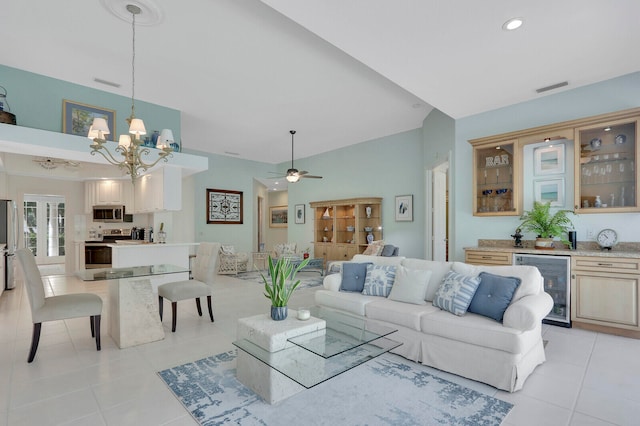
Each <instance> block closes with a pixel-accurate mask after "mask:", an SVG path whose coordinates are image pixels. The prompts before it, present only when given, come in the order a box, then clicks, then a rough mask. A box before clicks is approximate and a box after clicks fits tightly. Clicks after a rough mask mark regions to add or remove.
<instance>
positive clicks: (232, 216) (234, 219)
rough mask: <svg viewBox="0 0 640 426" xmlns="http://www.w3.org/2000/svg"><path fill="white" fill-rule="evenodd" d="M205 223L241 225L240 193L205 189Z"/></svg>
mask: <svg viewBox="0 0 640 426" xmlns="http://www.w3.org/2000/svg"><path fill="white" fill-rule="evenodd" d="M207 223H208V224H215V223H222V224H242V191H227V190H226V189H207Z"/></svg>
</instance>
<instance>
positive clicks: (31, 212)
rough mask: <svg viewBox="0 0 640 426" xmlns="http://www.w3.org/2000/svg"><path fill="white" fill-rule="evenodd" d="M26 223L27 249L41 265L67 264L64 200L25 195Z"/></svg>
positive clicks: (25, 242)
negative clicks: (65, 258) (65, 262)
mask: <svg viewBox="0 0 640 426" xmlns="http://www.w3.org/2000/svg"><path fill="white" fill-rule="evenodd" d="M23 223H24V246H25V247H26V248H28V249H29V250H31V252H32V253H33V255H34V256H35V257H36V261H37V263H38V264H52V263H64V256H65V248H64V243H65V230H66V229H65V204H64V197H60V196H56V195H32V194H25V195H24V221H23Z"/></svg>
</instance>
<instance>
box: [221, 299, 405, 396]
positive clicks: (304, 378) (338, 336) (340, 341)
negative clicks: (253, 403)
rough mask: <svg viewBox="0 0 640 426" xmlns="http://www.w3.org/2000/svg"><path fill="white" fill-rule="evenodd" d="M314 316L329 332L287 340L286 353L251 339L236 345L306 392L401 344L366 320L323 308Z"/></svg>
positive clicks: (322, 331)
mask: <svg viewBox="0 0 640 426" xmlns="http://www.w3.org/2000/svg"><path fill="white" fill-rule="evenodd" d="M311 314H312V315H313V316H315V317H316V318H322V319H324V320H325V321H326V329H324V330H319V331H317V332H313V333H308V334H305V335H302V336H298V337H295V338H291V339H288V342H289V343H290V344H289V345H288V346H287V347H286V348H285V349H283V350H280V351H276V352H269V351H267V350H265V349H263V348H262V347H260V346H258V345H256V344H255V343H253V342H251V341H250V340H249V339H240V340H237V341H235V342H233V344H234V345H235V346H236V347H238V348H240V349H242V350H243V351H245V352H247V353H248V354H250V355H251V356H253V357H255V358H257V359H258V360H260V361H262V362H264V363H265V364H267V365H268V366H270V367H271V368H273V369H274V370H276V371H278V372H280V373H282V374H284V375H285V376H287V377H289V378H290V379H291V380H293V381H295V382H297V383H299V384H300V385H302V386H304V387H305V388H307V389H308V388H311V387H313V386H316V385H318V384H320V383H322V382H324V381H326V380H329V379H331V378H332V377H335V376H337V375H339V374H341V373H344V372H345V371H348V370H350V369H352V368H354V367H357V366H358V365H360V364H363V363H365V362H367V361H369V360H371V359H374V358H376V357H378V356H380V355H382V354H384V353H386V352H389V351H390V350H392V349H394V348H397V347H398V346H400V345H401V344H402V343H399V342H396V341H393V340H391V339H388V338H386V337H384V336H386V335H389V334H391V333H393V332H395V331H396V330H394V329H392V328H389V327H381V328H380V329H378V328H375V327H374V326H373V325H372V324H370V323H369V322H368V321H367V320H366V319H363V318H356V317H351V316H348V315H345V314H340V313H338V312H331V311H327V310H323V309H322V308H312V310H311ZM380 333H384V334H380ZM294 340H295V343H294V342H293V341H294ZM323 345H324V346H325V348H324V349H323Z"/></svg>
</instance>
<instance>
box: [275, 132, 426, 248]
mask: <svg viewBox="0 0 640 426" xmlns="http://www.w3.org/2000/svg"><path fill="white" fill-rule="evenodd" d="M423 155H424V154H423V140H422V129H414V130H410V131H407V132H403V133H399V134H396V135H391V136H386V137H383V138H379V139H374V140H372V141H368V142H363V143H359V144H356V145H351V146H348V147H345V148H342V149H337V150H334V151H330V152H327V153H323V154H319V155H315V156H313V157H309V158H305V159H301V160H296V168H298V169H299V170H307V171H309V172H310V173H312V174H317V175H321V176H323V179H305V180H302V181H301V182H300V183H297V184H294V185H289V215H290V216H291V217H293V208H294V206H295V205H296V204H305V205H306V207H307V220H306V223H305V224H304V225H300V224H298V225H296V224H289V233H288V235H289V240H290V241H295V242H297V243H298V245H300V244H304V245H305V247H308V246H310V245H311V241H312V240H313V215H312V214H311V210H309V202H311V201H322V200H336V199H343V198H355V197H382V198H383V201H382V219H383V228H384V240H385V241H387V242H388V243H390V244H394V245H396V246H399V247H400V254H401V255H403V256H410V257H423V256H424V235H425V228H424V223H425V212H424V206H425V191H424V180H425V172H424V165H423V160H422V158H423ZM280 168H281V169H286V168H287V167H286V164H285V163H282V164H281V165H280ZM396 195H413V207H414V212H413V222H396V221H395V215H394V209H395V196H396Z"/></svg>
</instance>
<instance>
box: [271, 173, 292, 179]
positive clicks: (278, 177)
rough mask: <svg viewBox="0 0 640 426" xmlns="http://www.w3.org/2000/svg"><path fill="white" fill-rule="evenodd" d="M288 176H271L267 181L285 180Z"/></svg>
mask: <svg viewBox="0 0 640 426" xmlns="http://www.w3.org/2000/svg"><path fill="white" fill-rule="evenodd" d="M286 177H287V175H282V174H281V175H278V176H269V177H268V178H267V179H284V178H286Z"/></svg>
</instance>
